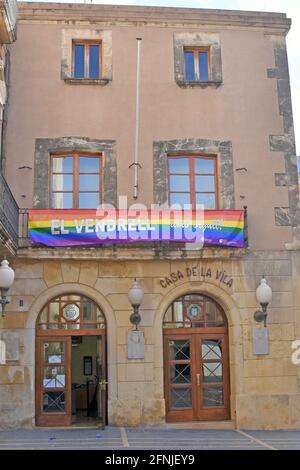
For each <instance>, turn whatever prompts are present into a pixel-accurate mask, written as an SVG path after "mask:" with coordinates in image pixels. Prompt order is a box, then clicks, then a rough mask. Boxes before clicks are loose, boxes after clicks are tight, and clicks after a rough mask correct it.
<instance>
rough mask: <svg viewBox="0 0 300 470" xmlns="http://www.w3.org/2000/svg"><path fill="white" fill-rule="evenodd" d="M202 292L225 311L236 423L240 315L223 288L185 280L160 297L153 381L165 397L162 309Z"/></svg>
mask: <svg viewBox="0 0 300 470" xmlns="http://www.w3.org/2000/svg"><path fill="white" fill-rule="evenodd" d="M191 293H195V294H205V295H207V296H208V297H211V298H212V299H213V300H215V301H216V302H217V303H218V304H219V305H220V306H221V307H222V309H223V310H224V312H225V315H226V317H227V322H228V337H229V365H230V392H231V393H230V395H231V418H232V420H233V421H234V422H235V421H236V419H235V417H236V397H237V395H238V394H241V393H242V390H243V377H244V374H243V341H242V338H243V334H242V333H243V332H242V321H241V317H240V312H239V308H238V306H237V304H236V302H235V301H234V299H233V298H232V296H231V295H230V293H228V292H226V291H225V290H224V289H223V288H221V287H219V286H217V285H215V284H211V283H207V282H203V283H201V284H197V285H195V284H191V283H190V282H185V283H183V284H181V285H180V286H176V287H173V288H172V289H170V291H169V292H168V293H167V294H166V295H165V296H164V297H163V299H162V301H161V302H160V304H159V306H158V308H157V311H156V315H155V320H154V325H153V335H154V350H155V357H154V367H155V380H156V382H157V384H158V385H159V386H158V388H157V393H159V397H160V398H162V399H164V386H163V377H164V369H163V366H164V354H163V331H162V323H163V318H164V315H165V312H166V310H167V308H168V307H169V305H170V304H171V303H172V302H174V300H176V299H177V298H178V297H181V296H183V295H185V294H191Z"/></svg>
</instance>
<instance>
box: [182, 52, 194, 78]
mask: <svg viewBox="0 0 300 470" xmlns="http://www.w3.org/2000/svg"><path fill="white" fill-rule="evenodd" d="M184 65H185V79H186V80H195V67H194V52H193V51H185V53H184Z"/></svg>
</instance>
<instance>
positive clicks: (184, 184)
mask: <svg viewBox="0 0 300 470" xmlns="http://www.w3.org/2000/svg"><path fill="white" fill-rule="evenodd" d="M189 190H190V178H189V176H177V175H176V176H175V175H171V176H170V191H189Z"/></svg>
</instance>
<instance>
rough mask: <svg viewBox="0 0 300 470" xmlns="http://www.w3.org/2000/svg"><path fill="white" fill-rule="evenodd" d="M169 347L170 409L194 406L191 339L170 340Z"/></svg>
mask: <svg viewBox="0 0 300 470" xmlns="http://www.w3.org/2000/svg"><path fill="white" fill-rule="evenodd" d="M168 347H169V397H170V409H182V408H192V381H191V345H190V340H189V339H173V340H169V341H168Z"/></svg>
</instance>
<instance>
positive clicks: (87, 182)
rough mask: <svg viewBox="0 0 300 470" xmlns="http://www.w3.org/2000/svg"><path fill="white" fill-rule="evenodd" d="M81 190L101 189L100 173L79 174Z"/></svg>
mask: <svg viewBox="0 0 300 470" xmlns="http://www.w3.org/2000/svg"><path fill="white" fill-rule="evenodd" d="M79 191H99V175H79Z"/></svg>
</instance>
